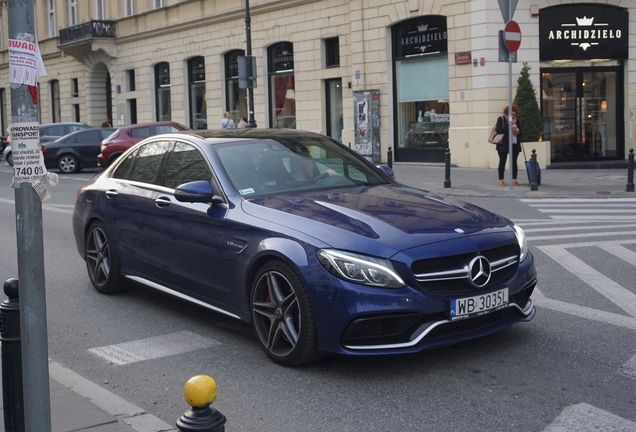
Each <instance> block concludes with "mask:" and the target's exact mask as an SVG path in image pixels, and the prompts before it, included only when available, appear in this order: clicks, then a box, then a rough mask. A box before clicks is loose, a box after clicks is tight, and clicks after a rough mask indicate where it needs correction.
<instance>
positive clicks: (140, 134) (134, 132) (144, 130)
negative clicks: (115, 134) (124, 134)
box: [128, 126, 150, 138]
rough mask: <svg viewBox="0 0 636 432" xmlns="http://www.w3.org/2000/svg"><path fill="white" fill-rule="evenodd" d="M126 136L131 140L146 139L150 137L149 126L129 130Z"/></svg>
mask: <svg viewBox="0 0 636 432" xmlns="http://www.w3.org/2000/svg"><path fill="white" fill-rule="evenodd" d="M128 135H130V136H131V137H132V138H148V137H149V136H150V126H147V127H138V128H134V129H130V130H129V131H128Z"/></svg>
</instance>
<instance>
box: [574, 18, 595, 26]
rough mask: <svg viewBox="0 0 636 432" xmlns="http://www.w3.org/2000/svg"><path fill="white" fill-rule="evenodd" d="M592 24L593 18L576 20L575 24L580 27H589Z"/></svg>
mask: <svg viewBox="0 0 636 432" xmlns="http://www.w3.org/2000/svg"><path fill="white" fill-rule="evenodd" d="M593 22H594V17H592V18H588V17H586V16H583V18H577V19H576V23H577V24H578V25H580V26H591V25H592V23H593Z"/></svg>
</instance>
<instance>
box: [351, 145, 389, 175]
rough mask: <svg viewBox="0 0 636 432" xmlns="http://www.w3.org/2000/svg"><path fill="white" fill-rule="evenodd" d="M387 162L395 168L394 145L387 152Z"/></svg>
mask: <svg viewBox="0 0 636 432" xmlns="http://www.w3.org/2000/svg"><path fill="white" fill-rule="evenodd" d="M349 147H351V146H349ZM386 164H387V165H388V167H389V168H391V169H393V148H392V147H389V150H388V151H387V152H386Z"/></svg>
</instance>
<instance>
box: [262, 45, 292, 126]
mask: <svg viewBox="0 0 636 432" xmlns="http://www.w3.org/2000/svg"><path fill="white" fill-rule="evenodd" d="M267 57H268V71H267V72H268V75H269V106H270V127H274V128H289V129H296V89H295V84H294V45H293V44H292V43H291V42H279V43H277V44H274V45H272V46H270V47H269V48H268V49H267Z"/></svg>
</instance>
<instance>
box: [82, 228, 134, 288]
mask: <svg viewBox="0 0 636 432" xmlns="http://www.w3.org/2000/svg"><path fill="white" fill-rule="evenodd" d="M84 250H85V252H84V254H85V256H84V259H85V261H86V270H87V271H88V277H89V278H90V280H91V283H92V284H93V286H94V287H95V289H96V290H97V291H98V292H99V293H101V294H114V293H118V292H122V291H126V290H127V289H128V288H129V283H128V282H127V281H126V280H125V279H124V278H123V277H122V276H121V264H120V262H119V257H118V256H117V252H116V251H115V247H114V245H113V242H112V239H111V236H110V234H109V233H108V229H107V228H106V225H104V224H103V223H102V222H99V221H97V222H93V224H92V225H91V226H90V228H89V229H88V232H87V233H86V239H85V248H84Z"/></svg>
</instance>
